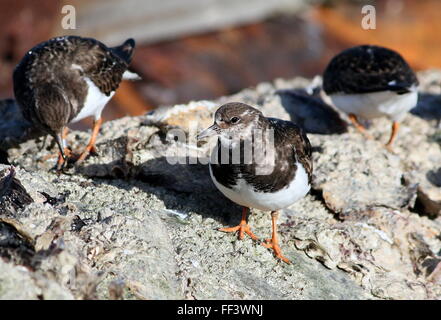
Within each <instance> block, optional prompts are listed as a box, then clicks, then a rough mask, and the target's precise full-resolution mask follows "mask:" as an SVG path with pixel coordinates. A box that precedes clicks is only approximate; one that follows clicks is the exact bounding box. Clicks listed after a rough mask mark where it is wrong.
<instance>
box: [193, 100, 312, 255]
mask: <svg viewBox="0 0 441 320" xmlns="http://www.w3.org/2000/svg"><path fill="white" fill-rule="evenodd" d="M212 135H217V136H218V142H217V145H216V147H215V148H214V150H213V153H212V156H211V160H210V165H209V168H210V175H211V178H212V180H213V182H214V184H215V185H216V187H217V188H218V189H219V190H220V191H221V192H222V193H223V194H224V195H225V196H226V197H227V198H229V199H230V200H232V201H234V202H236V203H237V204H239V205H241V206H242V207H243V211H242V220H241V222H240V224H239V225H238V226H236V227H232V228H222V229H220V231H224V232H236V231H239V239H243V237H244V233H246V234H248V235H249V236H250V237H251V238H252V239H254V240H257V239H258V238H257V237H256V236H255V235H254V234H253V233H252V232H251V229H250V227H249V225H248V223H247V213H248V210H249V208H256V209H260V210H265V211H271V216H272V237H271V239H267V240H265V242H264V243H263V245H264V246H265V247H267V248H272V249H273V250H274V253H275V256H276V257H277V258H279V259H281V260H283V261H285V262H287V263H289V260H288V259H287V258H285V257H284V256H283V255H282V252H281V250H280V247H279V244H278V239H277V217H278V210H280V209H282V208H286V207H288V206H289V205H291V204H293V203H294V202H296V201H297V200H299V199H301V198H302V197H304V196H305V195H306V194H307V193H308V191H309V189H310V186H311V177H312V162H311V145H310V143H309V140H308V138H307V137H306V135H305V134H304V133H303V131H302V130H301V129H300V128H299V127H298V126H296V125H295V124H294V123H292V122H290V121H283V120H279V119H273V118H266V117H265V116H264V115H263V114H262V113H261V112H260V111H259V110H257V109H255V108H252V107H250V106H248V105H246V104H243V103H237V102H234V103H227V104H225V105H223V106H221V107H220V108H219V109H218V110H217V111H216V113H215V116H214V124H213V125H212V126H211V127H209V128H207V129H205V130H204V131H203V132H201V133H200V134H199V135H198V139H203V138H206V137H209V136H212Z"/></svg>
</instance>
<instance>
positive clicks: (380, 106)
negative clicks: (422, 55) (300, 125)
mask: <svg viewBox="0 0 441 320" xmlns="http://www.w3.org/2000/svg"><path fill="white" fill-rule="evenodd" d="M417 87H418V80H417V78H416V76H415V73H414V72H413V71H412V69H411V68H410V67H409V65H408V64H407V62H406V61H405V60H404V59H403V57H401V55H400V54H398V53H397V52H395V51H393V50H390V49H387V48H383V47H379V46H371V45H363V46H357V47H353V48H349V49H346V50H344V51H343V52H341V53H339V54H338V55H336V56H335V57H334V58H333V59H332V60H331V62H330V63H329V65H328V66H327V67H326V70H325V72H324V75H323V89H324V91H325V92H326V94H327V95H328V96H329V97H330V98H331V100H332V103H333V104H334V105H335V106H336V107H337V108H339V109H341V110H342V111H344V112H346V113H347V114H348V116H349V119H350V120H351V121H352V123H353V124H354V126H355V127H356V128H357V129H358V130H359V131H361V132H362V133H363V134H364V135H365V136H367V137H370V135H369V134H367V133H366V131H365V128H364V127H363V125H362V124H361V123H360V122H359V121H358V117H361V118H364V119H373V118H378V117H381V116H386V117H388V118H389V119H391V120H392V121H393V124H392V133H391V135H390V138H389V142H388V143H387V144H386V147H387V148H388V149H391V146H392V143H393V141H394V139H395V137H396V135H397V132H398V129H399V122H400V121H401V120H402V119H403V118H404V116H405V114H406V112H408V111H409V110H410V109H412V108H413V107H415V105H416V103H417V100H418V94H417Z"/></svg>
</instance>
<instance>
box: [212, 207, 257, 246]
mask: <svg viewBox="0 0 441 320" xmlns="http://www.w3.org/2000/svg"><path fill="white" fill-rule="evenodd" d="M248 210H249V209H248V208H247V207H242V220H241V221H240V224H239V225H238V226H236V227H232V228H220V229H219V231H223V232H236V231H239V240H242V239H243V237H244V234H245V233H246V234H247V235H249V236H250V237H251V239H253V240H258V239H259V238H257V237H256V235H255V234H254V233H252V232H251V229H250V226H249V225H248V223H247V213H248Z"/></svg>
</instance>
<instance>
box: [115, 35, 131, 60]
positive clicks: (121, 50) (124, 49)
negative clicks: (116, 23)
mask: <svg viewBox="0 0 441 320" xmlns="http://www.w3.org/2000/svg"><path fill="white" fill-rule="evenodd" d="M112 51H113V52H115V53H116V54H117V55H118V57H120V58H121V59H123V60H124V61H126V62H127V63H130V62H131V61H132V56H133V52H134V51H135V40H134V39H132V38H130V39H127V40H126V41H124V43H123V44H122V45H120V46H117V47H113V48H112Z"/></svg>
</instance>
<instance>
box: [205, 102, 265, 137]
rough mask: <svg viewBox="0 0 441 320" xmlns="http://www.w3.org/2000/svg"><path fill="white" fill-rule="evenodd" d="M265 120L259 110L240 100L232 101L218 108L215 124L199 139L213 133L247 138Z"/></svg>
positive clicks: (220, 135)
mask: <svg viewBox="0 0 441 320" xmlns="http://www.w3.org/2000/svg"><path fill="white" fill-rule="evenodd" d="M264 121H265V117H264V116H263V114H262V112H260V111H259V110H257V109H255V108H253V107H251V106H249V105H247V104H245V103H240V102H230V103H227V104H224V105H223V106H221V107H220V108H219V109H217V111H216V113H215V114H214V124H213V125H212V126H211V127H209V128H207V129H205V130H203V131H202V132H201V133H200V134H199V135H198V140H200V139H204V138H207V137H210V136H213V135H218V136H219V137H220V138H221V139H226V140H231V139H245V138H246V137H248V136H250V134H251V133H252V130H253V129H255V128H256V127H257V126H258V125H260V124H261V123H262V122H264Z"/></svg>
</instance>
